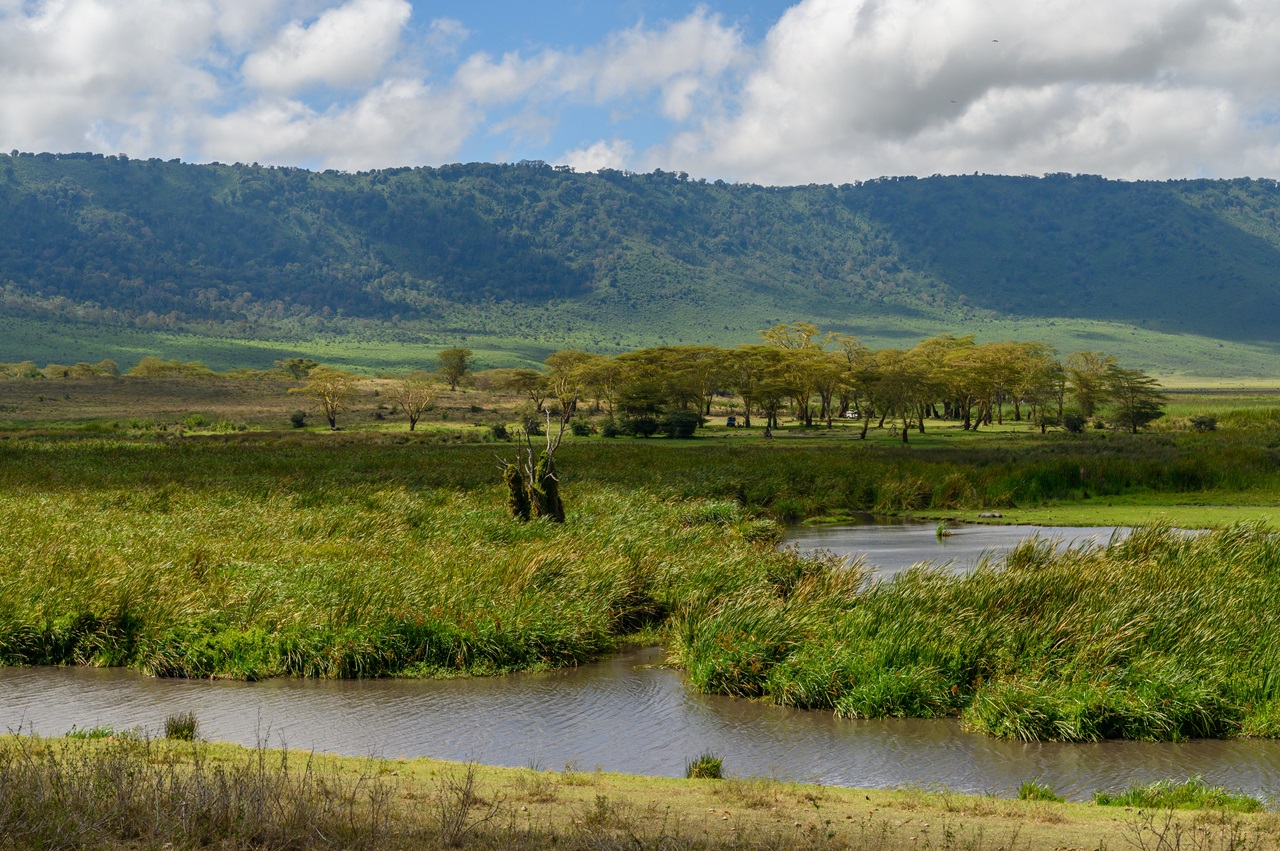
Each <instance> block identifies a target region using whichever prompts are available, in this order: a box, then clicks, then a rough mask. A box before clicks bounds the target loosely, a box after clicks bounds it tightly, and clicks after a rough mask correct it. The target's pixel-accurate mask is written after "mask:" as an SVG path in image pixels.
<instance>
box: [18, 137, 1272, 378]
mask: <svg viewBox="0 0 1280 851" xmlns="http://www.w3.org/2000/svg"><path fill="white" fill-rule="evenodd" d="M1278 215H1280V189H1278V188H1277V185H1276V183H1275V181H1270V180H1233V181H1181V182H1164V183H1123V182H1115V181H1106V180H1103V179H1101V178H1096V177H1088V176H1079V177H1071V176H1067V175H1051V176H1047V177H1045V178H1026V177H999V176H959V177H934V178H925V179H913V178H898V179H882V180H877V181H870V182H867V183H862V184H858V185H849V186H842V187H831V186H807V187H786V188H770V187H759V186H752V185H727V184H724V183H720V182H716V183H705V182H701V181H689V180H687V179H685V178H684V177H683V176H681V175H674V174H670V173H664V172H654V173H653V174H644V175H640V174H626V173H621V172H610V171H605V172H602V173H600V174H576V173H573V172H571V171H568V170H565V169H555V168H551V167H549V166H545V165H543V164H523V165H511V166H500V165H488V164H472V165H458V166H446V167H442V168H438V169H431V168H419V169H389V170H383V171H376V172H366V173H361V174H342V173H337V172H324V173H315V172H308V171H304V170H301V169H281V168H261V167H257V166H244V165H235V166H226V165H218V164H214V165H206V166H199V165H188V164H183V163H179V162H177V161H172V162H162V161H159V160H148V161H138V160H128V159H125V158H123V157H101V156H98V155H88V154H71V155H52V154H40V155H28V154H24V155H18V156H4V155H0V284H3V285H4V287H3V292H0V317H8V318H9V321H10V323H12V322H13V321H14V320H15V318H17V317H21V318H22V319H23V320H24V321H28V322H31V321H35V322H37V323H38V326H39V330H38V331H35V332H31V333H28V334H21V333H17V332H14V333H11V334H7V335H5V336H6V337H8V338H9V339H11V340H14V341H17V340H19V339H25V340H27V341H28V342H27V343H26V345H28V346H29V345H30V342H29V341H30V339H32V338H40V337H45V336H50V335H51V339H53V340H59V341H60V343H59V344H60V345H61V346H62V347H63V348H62V349H58V351H63V350H66V351H67V353H68V354H71V353H72V352H73V351H74V350H75V342H74V341H75V340H76V339H87V338H89V337H93V338H101V337H102V335H103V334H104V333H105V334H106V336H107V337H110V336H111V329H124V328H128V329H130V333H131V334H136V333H138V332H157V333H159V332H163V333H166V334H170V335H175V334H176V335H195V336H197V337H207V336H210V335H213V336H216V337H222V338H228V337H230V338H238V339H241V340H244V341H256V343H261V341H263V340H277V341H280V342H281V344H282V347H277V348H280V350H283V348H287V347H284V346H283V344H284V343H285V342H287V341H293V342H294V343H296V344H299V345H301V344H302V343H304V342H305V341H308V340H314V339H315V338H316V337H317V336H322V337H323V336H329V337H331V336H333V335H335V334H336V335H339V336H342V337H344V338H348V339H352V340H358V339H361V338H364V339H366V340H367V341H374V340H375V339H376V340H377V341H381V342H383V343H386V342H387V341H398V342H400V343H403V344H405V345H418V344H425V345H448V344H452V343H456V342H459V341H463V342H467V341H468V340H470V341H477V340H483V341H487V342H486V345H490V347H491V348H492V349H493V350H494V351H495V355H494V359H495V360H501V359H502V355H501V354H499V353H498V352H499V351H506V352H507V353H509V354H510V355H511V357H512V358H514V359H519V358H521V357H536V353H537V352H538V351H543V350H547V349H554V348H557V347H560V346H563V345H580V346H585V347H591V348H599V349H606V350H607V349H609V348H617V347H626V346H634V345H646V344H652V343H657V342H662V341H676V340H678V339H685V340H687V341H693V340H706V341H708V342H719V343H731V342H736V341H747V340H750V339H752V338H753V337H754V333H753V332H754V330H755V329H756V328H760V327H764V326H765V325H768V324H771V323H773V322H778V321H788V320H792V319H799V318H803V319H810V320H813V321H815V322H818V323H819V324H822V325H823V326H824V327H830V328H836V329H838V330H846V331H852V332H855V333H860V334H864V335H866V336H868V337H869V338H872V339H878V340H880V341H881V342H884V341H886V340H889V341H892V340H893V339H895V338H899V339H904V340H906V339H908V338H912V337H915V336H920V335H927V334H930V333H937V332H939V331H960V332H964V331H966V330H972V329H975V328H977V329H981V328H983V327H988V328H989V329H990V331H991V332H992V333H995V332H997V329H999V330H998V333H1002V334H1003V333H1006V329H1011V330H1012V331H1013V333H1012V334H1010V335H1011V336H1022V337H1037V338H1043V339H1048V340H1049V341H1050V342H1059V339H1060V340H1061V343H1066V344H1067V345H1068V346H1069V347H1071V346H1074V347H1077V348H1078V347H1083V345H1082V343H1087V342H1088V341H1089V340H1090V339H1092V338H1091V337H1090V336H1089V335H1090V334H1101V336H1102V337H1104V338H1105V337H1107V336H1118V337H1119V338H1121V340H1122V341H1127V342H1128V343H1129V344H1133V343H1134V341H1133V340H1127V338H1129V337H1135V339H1136V338H1141V339H1142V340H1146V339H1147V338H1148V337H1149V338H1150V339H1151V340H1156V341H1158V340H1159V339H1162V338H1164V337H1168V335H1173V336H1172V337H1168V340H1166V342H1170V341H1173V340H1176V339H1178V338H1180V337H1182V336H1183V335H1190V337H1191V338H1194V339H1196V340H1199V341H1201V342H1203V341H1205V340H1222V341H1227V342H1230V343H1232V344H1235V347H1234V348H1233V349H1232V351H1236V350H1239V351H1243V349H1241V348H1240V347H1241V346H1252V347H1253V351H1254V353H1255V354H1257V353H1265V352H1270V351H1273V350H1274V346H1275V345H1276V344H1277V343H1278V342H1280V330H1277V329H1280V276H1278V275H1277V273H1276V270H1277V269H1280V222H1278V220H1277V219H1278ZM86 323H87V324H89V325H93V326H96V328H94V330H93V333H88V332H87V331H86V328H85V327H84V326H85V324H86ZM1028 323H1034V324H1032V325H1028ZM1024 326H1025V327H1028V328H1031V327H1039V328H1041V329H1054V328H1057V329H1058V330H1056V331H1054V330H1048V331H1047V332H1046V331H1043V330H1042V332H1041V333H1039V334H1038V335H1037V334H1035V333H1021V334H1019V333H1017V332H1018V330H1019V329H1020V328H1021V327H1024ZM1095 326H1096V327H1095ZM60 327H61V328H62V329H63V330H59V328H60ZM1089 329H1092V330H1089ZM979 333H986V332H982V331H979ZM1055 335H1056V338H1055ZM175 339H176V338H175ZM1061 343H1060V344H1061ZM467 344H471V343H470V342H468V343H467ZM1078 344H1079V345H1078ZM16 345H17V343H16V342H15V343H12V344H10V345H0V360H2V359H20V358H22V357H31V356H34V354H33V353H31V352H30V351H26V350H24V351H15V350H13V346H16ZM138 345H139V346H140V347H142V348H145V347H146V343H145V342H144V343H140V344H138ZM1137 345H1138V346H1139V348H1143V349H1150V348H1151V346H1153V345H1155V344H1154V343H1147V342H1139V343H1137ZM1170 345H1171V347H1172V348H1178V346H1176V345H1173V344H1172V343H1170ZM1099 347H1102V346H1099ZM304 348H305V346H304ZM1156 348H1159V346H1156ZM1182 348H1185V347H1182ZM100 353H101V352H100V350H99V351H93V352H90V351H85V352H84V353H83V357H86V358H88V357H93V356H95V355H99V354H100ZM1158 359H1159V356H1158V355H1157V354H1154V353H1153V354H1152V355H1151V356H1150V357H1148V358H1146V360H1147V361H1148V362H1154V361H1156V360H1158ZM357 360H358V359H357ZM1210 360H1211V358H1210ZM1211 366H1212V364H1209V363H1201V364H1199V366H1197V365H1196V364H1191V365H1189V366H1188V368H1191V369H1193V370H1194V369H1197V368H1199V369H1200V371H1201V372H1202V373H1205V374H1209V373H1211V372H1212V370H1211V369H1209V367H1211ZM1179 368H1181V367H1179Z"/></svg>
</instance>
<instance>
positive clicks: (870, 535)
mask: <svg viewBox="0 0 1280 851" xmlns="http://www.w3.org/2000/svg"><path fill="white" fill-rule="evenodd" d="M948 531H949V532H950V533H951V534H949V535H947V536H945V537H942V538H939V537H938V524H937V523H918V522H892V521H885V520H883V519H875V518H870V517H868V518H866V519H865V520H864V521H863V522H860V523H854V524H848V525H845V524H842V525H839V526H797V527H794V528H793V529H791V530H790V531H789V533H788V535H787V544H788V545H790V544H795V545H796V546H798V547H800V548H801V549H803V550H830V551H831V552H833V553H835V554H836V555H838V556H845V557H848V558H851V559H852V558H858V557H861V558H863V559H864V560H865V561H866V563H867V565H869V566H874V567H875V568H876V575H877V576H878V577H880V578H883V579H887V578H890V577H893V576H895V575H897V574H899V573H902V572H903V571H905V570H906V569H907V568H909V567H912V566H914V565H916V564H919V563H920V562H922V561H931V562H933V563H935V564H939V565H950V566H951V567H952V568H953V569H955V570H969V569H972V568H973V567H974V566H975V565H976V564H977V563H978V562H979V561H980V560H981V559H982V557H983V556H985V555H991V556H993V557H1000V556H1003V555H1004V554H1005V553H1007V552H1008V551H1009V550H1011V549H1013V548H1014V547H1015V546H1017V545H1018V544H1020V543H1021V542H1023V541H1025V540H1027V539H1028V538H1031V537H1036V536H1039V537H1040V538H1043V539H1045V540H1051V541H1056V542H1057V543H1058V546H1059V547H1079V546H1091V545H1096V544H1106V543H1107V542H1108V541H1109V540H1111V538H1112V536H1113V535H1114V536H1118V537H1124V536H1125V535H1126V534H1128V529H1125V528H1117V527H1115V526H999V525H993V526H985V525H976V524H950V525H949V527H948Z"/></svg>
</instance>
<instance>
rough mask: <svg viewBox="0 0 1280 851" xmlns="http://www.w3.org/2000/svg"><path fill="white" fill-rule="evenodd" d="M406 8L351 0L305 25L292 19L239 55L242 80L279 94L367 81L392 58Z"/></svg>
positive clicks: (394, 2)
mask: <svg viewBox="0 0 1280 851" xmlns="http://www.w3.org/2000/svg"><path fill="white" fill-rule="evenodd" d="M412 12H413V7H411V6H410V5H409V4H408V3H407V2H406V0H351V2H349V3H346V4H344V5H342V6H339V7H338V8H336V9H330V10H329V11H327V12H325V13H324V14H322V15H320V17H318V18H317V19H316V20H315V21H314V22H312V23H311V24H302V23H300V22H298V21H294V22H292V23H290V24H289V25H288V26H286V27H285V28H284V29H283V30H281V31H280V33H279V34H278V35H277V36H276V38H275V40H274V41H273V42H272V43H271V44H270V45H268V46H266V47H265V48H263V49H262V50H260V51H258V52H255V53H253V54H251V55H250V56H249V57H248V58H246V59H245V61H244V65H243V72H244V78H245V81H246V82H248V83H249V84H250V85H253V86H256V87H257V88H260V89H265V90H268V91H272V92H277V93H280V94H291V93H294V92H297V91H299V90H301V89H305V88H307V87H309V86H314V85H317V84H323V85H329V86H357V85H368V84H369V83H371V82H373V81H374V80H376V79H377V77H378V72H379V71H381V70H382V68H383V66H384V65H386V64H387V62H388V61H389V60H390V59H391V57H393V56H395V54H396V52H397V50H398V48H399V42H400V33H401V30H402V29H403V28H404V26H405V24H407V23H408V22H409V16H410V15H411V14H412Z"/></svg>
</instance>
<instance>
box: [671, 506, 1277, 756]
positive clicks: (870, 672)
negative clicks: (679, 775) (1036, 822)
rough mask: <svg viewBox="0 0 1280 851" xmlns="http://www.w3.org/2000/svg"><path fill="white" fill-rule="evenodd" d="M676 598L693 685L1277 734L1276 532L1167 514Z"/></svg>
mask: <svg viewBox="0 0 1280 851" xmlns="http://www.w3.org/2000/svg"><path fill="white" fill-rule="evenodd" d="M832 571H833V572H834V574H835V575H834V576H833V575H832V573H831V572H824V573H823V574H822V576H821V577H814V578H812V579H810V580H808V581H807V582H806V584H805V586H804V587H805V593H796V594H792V595H790V596H784V595H782V594H780V593H776V592H775V593H770V592H769V591H768V589H766V588H760V587H756V588H751V589H746V590H744V591H743V592H740V593H738V594H734V595H729V596H727V597H725V598H723V599H720V600H717V601H716V603H715V605H714V606H712V607H710V608H709V609H705V610H699V609H696V608H692V607H689V608H685V609H684V610H682V611H681V612H680V613H679V614H678V615H677V621H678V622H677V626H676V628H675V629H674V630H673V635H674V636H675V639H676V653H677V656H678V658H679V659H680V661H681V662H682V663H683V664H684V665H685V666H686V668H687V669H688V671H689V675H690V679H691V681H692V682H693V683H694V684H695V685H696V686H697V687H699V688H701V689H704V690H706V691H711V692H719V693H724V694H742V695H752V696H761V697H765V698H767V699H769V700H772V701H775V702H777V703H781V704H785V705H791V706H799V707H807V708H815V709H830V710H834V711H835V712H836V713H837V714H840V715H843V716H847V717H884V716H911V717H922V716H924V717H927V716H934V715H944V714H953V713H958V714H960V715H961V717H962V718H963V719H964V721H965V723H966V724H967V725H968V726H970V727H971V728H973V729H975V730H980V731H983V732H987V733H990V734H993V735H997V736H1002V737H1007V738H1016V739H1025V740H1037V739H1057V740H1066V741H1096V740H1099V739H1106V738H1127V739H1143V740H1153V741H1167V740H1176V739H1183V738H1190V737H1221V736H1232V735H1239V734H1241V733H1250V734H1254V735H1270V736H1275V735H1276V725H1275V719H1276V717H1277V716H1278V715H1280V713H1278V712H1277V706H1278V702H1277V697H1278V695H1277V681H1278V680H1280V673H1278V669H1277V656H1276V652H1275V651H1274V649H1273V648H1274V647H1275V646H1276V642H1277V637H1278V636H1280V539H1278V538H1277V536H1275V535H1274V534H1272V533H1271V532H1270V531H1269V530H1268V529H1265V528H1262V527H1257V526H1243V525H1242V526H1237V527H1234V528H1231V529H1227V530H1223V531H1220V532H1215V533H1210V534H1205V535H1201V536H1194V537H1193V536H1187V535H1184V534H1181V533H1178V532H1174V531H1171V530H1168V529H1163V528H1149V529H1144V530H1140V531H1138V532H1136V533H1134V534H1133V535H1132V536H1131V537H1129V538H1128V539H1126V540H1124V541H1120V542H1115V543H1112V544H1110V545H1109V546H1106V547H1089V548H1079V549H1073V550H1070V551H1068V552H1066V553H1065V554H1056V553H1055V552H1054V550H1053V547H1052V546H1051V545H1050V544H1049V543H1048V542H1045V541H1039V542H1036V541H1033V542H1029V543H1026V544H1023V545H1022V546H1021V547H1019V548H1018V549H1016V550H1014V551H1013V553H1012V554H1011V555H1010V556H1009V557H1008V560H1007V563H1005V564H1003V565H998V564H991V563H988V564H986V565H984V566H982V567H980V568H979V569H978V570H976V571H975V572H974V573H972V574H970V575H967V576H953V575H950V574H947V573H945V572H942V571H939V570H935V569H927V568H916V569H914V570H912V571H909V572H908V573H906V574H904V575H902V576H901V577H899V578H897V579H895V580H894V581H892V582H884V583H877V584H873V585H870V586H866V587H850V585H851V584H852V583H854V582H855V581H856V578H855V577H852V576H846V577H844V578H843V579H842V578H841V577H840V575H839V573H838V570H836V569H834V568H833V569H832Z"/></svg>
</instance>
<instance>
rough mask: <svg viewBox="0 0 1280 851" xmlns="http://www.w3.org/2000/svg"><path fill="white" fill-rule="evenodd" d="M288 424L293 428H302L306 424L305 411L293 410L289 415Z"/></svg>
mask: <svg viewBox="0 0 1280 851" xmlns="http://www.w3.org/2000/svg"><path fill="white" fill-rule="evenodd" d="M289 424H290V425H292V426H293V427H294V428H304V427H305V426H306V424H307V412H306V411H294V412H293V413H292V414H290V415H289Z"/></svg>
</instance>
